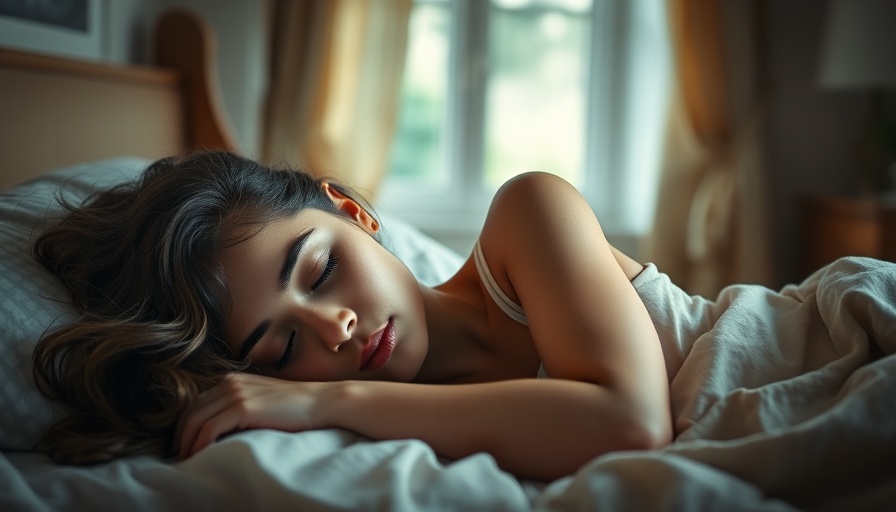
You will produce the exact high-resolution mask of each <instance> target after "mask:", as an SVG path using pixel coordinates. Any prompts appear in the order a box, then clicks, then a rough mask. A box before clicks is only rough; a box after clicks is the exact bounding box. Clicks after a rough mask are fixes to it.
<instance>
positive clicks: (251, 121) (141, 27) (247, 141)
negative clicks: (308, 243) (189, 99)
mask: <svg viewBox="0 0 896 512" xmlns="http://www.w3.org/2000/svg"><path fill="white" fill-rule="evenodd" d="M90 5H91V7H94V8H95V9H94V10H93V11H92V13H94V14H95V15H96V18H94V19H95V20H96V21H98V23H97V25H98V27H99V30H98V32H99V36H100V37H99V38H98V41H97V44H96V45H92V44H91V45H82V46H84V48H75V50H76V51H72V48H70V47H67V46H71V43H70V42H69V41H70V40H71V38H70V37H69V38H68V39H66V36H65V34H64V33H63V32H64V31H58V30H57V31H49V30H48V29H46V28H45V26H44V25H42V24H38V23H33V22H21V21H19V20H17V19H11V18H10V19H7V18H2V17H0V22H2V23H9V24H10V25H11V26H12V28H15V29H16V30H17V31H16V33H15V34H13V33H12V30H11V28H9V27H7V26H6V25H0V28H2V29H4V30H3V32H4V33H2V34H0V46H11V47H16V48H24V49H32V50H36V51H43V52H48V53H56V54H61V55H66V56H73V57H77V58H87V59H95V60H100V61H111V62H115V63H131V64H147V63H149V62H150V55H149V53H150V50H149V48H150V34H151V27H152V24H153V22H154V21H155V19H156V18H157V17H158V16H159V15H160V14H161V13H162V11H164V10H166V9H168V8H171V7H183V8H187V9H192V10H195V11H197V12H199V13H200V14H201V15H202V17H203V18H204V19H205V20H206V21H207V22H208V23H209V24H210V25H211V26H212V27H213V29H214V32H215V34H217V41H218V52H217V69H218V75H219V84H220V89H221V96H222V100H223V101H224V104H225V106H226V109H227V112H228V114H229V115H230V119H231V122H232V124H233V126H234V131H235V133H236V134H237V137H238V138H239V142H240V145H241V147H242V148H243V149H244V150H245V151H246V153H248V154H250V155H251V154H255V153H257V148H258V147H259V136H260V122H261V115H262V112H263V105H264V93H265V78H266V76H267V67H266V66H267V62H268V60H267V58H266V53H267V48H266V42H267V1H265V0H92V1H91V3H90ZM55 33H59V34H61V35H60V36H59V37H55V38H48V34H49V36H53V35H54V34H55ZM12 38H15V40H12ZM91 39H94V38H91Z"/></svg>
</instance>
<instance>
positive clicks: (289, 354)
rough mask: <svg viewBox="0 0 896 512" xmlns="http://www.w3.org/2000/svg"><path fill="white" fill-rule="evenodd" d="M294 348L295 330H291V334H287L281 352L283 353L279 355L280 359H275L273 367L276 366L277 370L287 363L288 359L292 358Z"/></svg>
mask: <svg viewBox="0 0 896 512" xmlns="http://www.w3.org/2000/svg"><path fill="white" fill-rule="evenodd" d="M295 350H296V331H292V334H290V335H289V341H287V342H286V350H285V351H284V352H283V355H282V356H280V360H278V361H277V364H276V365H274V368H276V369H277V371H278V372H279V371H280V370H282V369H283V368H285V367H286V365H288V364H289V361H290V360H291V359H292V356H293V354H294V353H295Z"/></svg>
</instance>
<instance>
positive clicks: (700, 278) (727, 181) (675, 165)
mask: <svg viewBox="0 0 896 512" xmlns="http://www.w3.org/2000/svg"><path fill="white" fill-rule="evenodd" d="M758 5H761V4H760V3H756V2H744V1H739V0H730V1H727V2H726V1H725V0H669V3H668V13H669V22H670V34H671V38H672V42H673V50H674V54H675V57H674V58H675V73H676V80H675V84H676V86H675V91H674V93H673V94H672V95H671V105H670V115H669V118H668V125H667V131H666V141H665V154H664V160H663V168H662V171H661V176H660V187H659V190H660V192H659V197H658V200H657V207H656V215H655V219H654V225H653V230H652V232H651V234H650V236H648V238H647V243H646V246H645V254H644V256H645V259H646V260H649V261H653V262H656V263H657V265H658V266H659V268H660V269H661V270H663V271H664V272H666V273H668V274H669V276H670V277H671V278H672V280H673V281H674V282H676V283H677V284H678V285H679V286H682V287H683V288H684V289H686V290H687V291H688V292H690V293H694V294H701V295H707V296H714V295H715V294H717V293H718V291H719V290H721V288H723V287H724V286H726V285H728V284H731V283H735V282H751V283H759V284H766V285H774V283H773V271H772V260H771V252H770V236H769V230H768V224H767V223H768V207H767V203H768V200H767V190H766V185H765V183H766V180H765V176H764V162H763V160H764V155H763V144H762V137H763V130H762V127H763V119H762V101H761V97H762V90H761V83H760V80H759V79H758V77H759V74H758V72H757V69H758V65H757V63H758V59H759V53H758V51H757V47H758V45H757V44H756V41H757V30H756V29H757V27H758V21H759V14H760V13H759V11H758V10H757V6H758Z"/></svg>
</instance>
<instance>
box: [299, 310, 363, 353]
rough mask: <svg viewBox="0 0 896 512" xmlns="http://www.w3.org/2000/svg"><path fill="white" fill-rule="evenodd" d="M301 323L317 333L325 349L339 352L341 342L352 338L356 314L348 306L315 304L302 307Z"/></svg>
mask: <svg viewBox="0 0 896 512" xmlns="http://www.w3.org/2000/svg"><path fill="white" fill-rule="evenodd" d="M300 316H301V317H302V318H301V320H302V323H304V324H305V325H306V326H307V327H309V328H310V329H311V330H312V332H314V333H315V334H317V335H318V336H319V337H320V339H321V341H322V342H323V344H324V346H325V347H326V348H327V350H330V351H332V352H339V348H340V347H341V346H342V344H343V343H345V342H347V341H349V340H350V339H352V334H353V333H354V332H355V326H357V325H358V316H357V315H356V314H355V312H354V311H352V310H351V309H349V308H345V307H341V306H335V305H328V304H317V305H313V306H308V307H306V308H302V313H301V315H300Z"/></svg>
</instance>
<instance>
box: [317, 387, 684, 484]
mask: <svg viewBox="0 0 896 512" xmlns="http://www.w3.org/2000/svg"><path fill="white" fill-rule="evenodd" d="M333 384H334V387H333V392H332V394H331V396H330V398H328V399H325V402H324V404H323V405H322V406H321V409H320V410H319V411H318V415H317V419H316V420H315V421H314V423H315V428H319V427H341V428H347V429H350V430H354V431H356V432H358V433H361V434H363V435H366V436H369V437H371V438H374V439H405V438H415V439H421V440H423V441H425V442H427V443H428V444H430V445H431V446H432V447H433V449H434V450H435V451H436V452H437V453H439V454H441V455H444V456H447V457H451V458H460V457H464V456H466V455H470V454H472V453H476V452H488V453H490V454H492V455H493V456H494V457H495V459H496V461H497V462H498V464H499V465H500V466H501V467H502V468H504V469H506V470H508V471H510V472H512V473H515V474H517V475H521V476H525V477H528V478H535V479H540V480H551V479H554V478H558V477H560V476H563V475H568V474H570V473H572V472H574V471H575V470H577V469H578V468H579V467H581V465H582V464H584V463H585V462H587V461H588V460H590V459H591V458H593V457H595V456H597V455H600V454H602V453H606V452H609V451H614V450H623V449H644V448H654V447H657V446H661V445H663V444H666V443H667V442H668V441H669V439H670V437H671V433H670V432H669V427H668V425H669V419H668V418H653V417H651V414H650V413H639V412H637V411H634V410H633V408H632V406H631V403H630V402H628V401H626V400H624V399H623V398H622V397H620V396H619V395H618V394H614V393H612V392H610V391H609V390H607V389H606V388H602V387H599V386H597V385H594V384H590V383H585V382H578V381H570V380H559V379H539V380H536V379H522V380H509V381H501V382H491V383H483V384H463V385H423V384H404V383H394V382H359V381H351V382H341V383H333Z"/></svg>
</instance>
